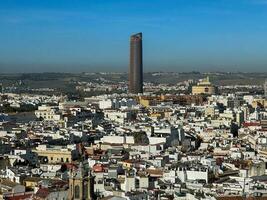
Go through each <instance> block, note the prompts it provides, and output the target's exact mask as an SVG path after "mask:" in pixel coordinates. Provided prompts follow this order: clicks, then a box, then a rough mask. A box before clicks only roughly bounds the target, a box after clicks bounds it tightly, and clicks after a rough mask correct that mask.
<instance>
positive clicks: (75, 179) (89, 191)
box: [68, 162, 95, 200]
mask: <svg viewBox="0 0 267 200" xmlns="http://www.w3.org/2000/svg"><path fill="white" fill-rule="evenodd" d="M68 199H70V200H94V199H95V196H94V177H93V176H92V174H91V171H90V170H89V168H87V169H86V167H85V166H84V165H83V163H82V162H81V163H80V165H79V168H78V169H76V170H71V172H70V177H69V194H68Z"/></svg>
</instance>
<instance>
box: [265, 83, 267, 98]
mask: <svg viewBox="0 0 267 200" xmlns="http://www.w3.org/2000/svg"><path fill="white" fill-rule="evenodd" d="M264 96H265V99H267V79H266V80H265V83H264Z"/></svg>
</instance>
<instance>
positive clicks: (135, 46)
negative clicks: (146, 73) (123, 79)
mask: <svg viewBox="0 0 267 200" xmlns="http://www.w3.org/2000/svg"><path fill="white" fill-rule="evenodd" d="M129 93H133V94H138V93H143V52H142V33H137V34H135V35H132V36H131V38H130V70H129Z"/></svg>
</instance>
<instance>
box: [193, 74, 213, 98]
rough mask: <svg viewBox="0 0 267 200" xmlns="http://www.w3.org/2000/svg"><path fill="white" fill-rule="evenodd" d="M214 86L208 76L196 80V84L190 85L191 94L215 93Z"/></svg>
mask: <svg viewBox="0 0 267 200" xmlns="http://www.w3.org/2000/svg"><path fill="white" fill-rule="evenodd" d="M215 93H216V87H215V86H214V85H212V84H211V82H210V81H209V77H207V78H206V79H203V80H201V81H199V82H198V84H197V85H195V86H193V87H192V94H193V95H195V94H215Z"/></svg>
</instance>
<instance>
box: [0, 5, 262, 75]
mask: <svg viewBox="0 0 267 200" xmlns="http://www.w3.org/2000/svg"><path fill="white" fill-rule="evenodd" d="M136 32H143V38H144V41H143V45H144V69H145V71H158V70H161V71H164V70H166V71H192V70H195V71H242V70H243V71H263V72H266V71H267V0H1V1H0V73H1V72H42V71H64V72H81V71H127V70H128V60H129V59H128V57H129V36H130V35H131V34H132V33H136Z"/></svg>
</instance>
